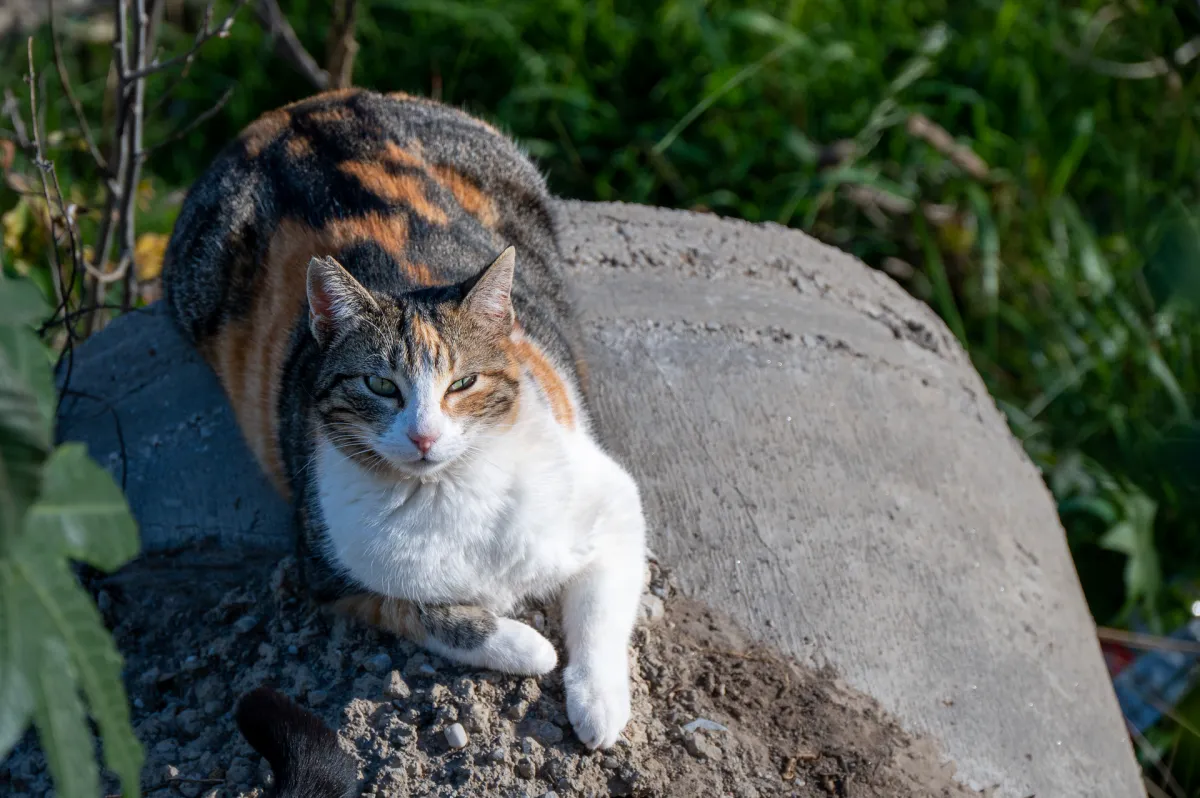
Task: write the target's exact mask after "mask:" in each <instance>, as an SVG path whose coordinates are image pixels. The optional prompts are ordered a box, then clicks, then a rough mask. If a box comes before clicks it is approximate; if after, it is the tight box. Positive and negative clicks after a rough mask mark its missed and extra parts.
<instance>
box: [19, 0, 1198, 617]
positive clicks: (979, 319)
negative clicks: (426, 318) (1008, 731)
mask: <svg viewBox="0 0 1200 798" xmlns="http://www.w3.org/2000/svg"><path fill="white" fill-rule="evenodd" d="M284 6H285V8H286V9H287V10H288V12H289V17H290V18H291V20H292V21H293V23H294V24H295V25H296V28H297V31H298V33H299V34H300V36H301V38H302V39H303V40H304V41H305V42H306V44H307V45H308V46H309V48H310V50H311V51H312V52H314V53H317V54H318V57H319V55H320V54H321V53H322V52H323V45H324V30H325V25H326V22H327V15H328V10H327V7H328V3H326V2H324V0H293V1H292V2H290V3H286V2H285V3H284ZM366 6H367V9H366V13H365V14H364V15H363V18H362V20H361V24H360V31H359V32H360V36H359V38H360V42H361V45H362V50H361V52H360V55H359V58H358V61H357V69H356V72H355V79H356V82H357V83H358V84H359V85H363V86H368V87H372V88H378V89H388V90H390V89H403V90H407V91H411V92H416V93H422V94H436V95H438V96H440V97H441V98H442V99H444V100H447V101H449V102H452V103H456V104H459V105H462V106H464V107H466V108H468V109H469V110H473V111H475V112H478V113H481V114H483V115H485V116H487V117H489V118H490V119H492V120H493V121H495V122H497V123H498V124H500V125H501V126H502V127H504V128H505V129H507V130H509V131H510V132H512V133H513V134H514V135H515V136H517V137H518V138H519V139H520V140H521V141H522V142H523V144H524V145H525V146H526V147H527V148H528V150H529V151H530V152H531V153H532V154H533V155H534V156H536V158H537V160H538V161H539V163H540V164H541V166H542V167H543V168H544V169H545V171H546V172H547V174H548V176H549V179H550V183H551V185H552V187H553V188H554V190H555V191H557V192H558V193H560V194H563V195H566V196H571V197H578V198H582V199H590V200H624V201H629V202H639V203H650V204H655V205H665V206H674V207H682V208H703V209H708V210H712V211H715V212H717V213H721V214H727V215H732V216H738V217H741V218H745V219H749V220H751V221H765V220H770V221H776V222H780V223H783V224H788V225H792V226H795V227H799V228H802V229H805V230H807V231H809V232H811V233H812V234H814V235H816V236H818V237H820V238H822V239H823V240H826V241H828V242H831V243H833V244H835V245H837V246H839V247H842V248H844V249H846V250H847V251H849V252H852V253H853V254H855V255H858V256H859V257H861V258H863V259H864V260H866V261H867V262H868V263H870V264H872V265H876V266H882V265H884V264H885V263H890V264H893V269H892V270H893V271H896V268H895V267H894V266H895V264H896V262H897V260H898V261H903V262H905V263H907V264H911V266H912V267H914V270H913V272H912V274H911V276H910V277H906V278H905V279H904V283H905V285H906V287H907V288H908V289H909V290H910V291H911V292H912V293H914V294H915V295H916V296H918V297H920V298H922V299H925V300H926V301H928V302H929V303H930V304H931V305H932V307H934V309H935V310H937V312H938V313H939V314H940V315H941V316H942V317H943V318H944V319H945V320H946V322H947V324H948V325H949V326H950V328H951V329H952V330H953V331H954V333H955V334H956V335H957V336H958V337H959V339H960V340H961V341H962V342H963V343H964V345H965V346H966V348H967V349H968V351H969V352H970V354H971V357H972V360H973V362H974V364H975V366H976V367H977V368H978V369H979V371H980V373H981V374H982V375H983V377H984V379H985V380H986V382H987V385H988V387H989V389H990V390H991V392H992V394H993V395H994V397H995V398H996V401H997V402H998V403H999V405H1000V406H1001V408H1002V409H1003V410H1004V412H1005V413H1006V414H1007V416H1008V418H1009V420H1010V424H1011V426H1012V429H1013V431H1014V433H1015V434H1016V435H1017V436H1018V437H1019V438H1020V440H1021V441H1022V443H1023V444H1024V446H1025V449H1026V451H1027V452H1028V453H1029V456H1030V457H1031V458H1032V460H1033V461H1034V462H1035V463H1036V464H1037V466H1038V467H1039V468H1040V469H1041V470H1042V473H1043V474H1044V476H1045V478H1046V481H1047V484H1048V485H1049V486H1050V487H1051V489H1052V490H1053V492H1054V495H1055V497H1056V498H1057V500H1058V501H1059V508H1060V512H1061V516H1062V519H1063V523H1064V525H1065V527H1066V529H1067V532H1068V539H1069V542H1070V545H1071V549H1072V552H1073V553H1074V556H1075V559H1076V564H1077V566H1078V570H1079V573H1080V577H1081V579H1082V582H1083V585H1084V589H1085V592H1086V594H1087V598H1088V601H1089V603H1090V605H1091V608H1092V611H1093V613H1094V615H1095V616H1096V618H1097V620H1098V621H1099V622H1101V623H1113V624H1127V623H1130V622H1132V621H1133V620H1135V619H1140V620H1141V621H1143V622H1145V623H1148V624H1149V625H1150V626H1151V627H1153V628H1160V629H1166V628H1171V627H1172V626H1174V625H1175V624H1177V623H1178V622H1180V621H1181V620H1182V619H1183V618H1184V617H1185V616H1186V615H1187V612H1188V607H1189V606H1190V604H1191V602H1192V601H1193V600H1194V599H1195V598H1197V593H1198V592H1200V587H1198V585H1200V582H1198V581H1197V578H1198V577H1200V478H1198V475H1200V426H1198V425H1197V421H1196V414H1197V411H1198V410H1200V408H1198V401H1197V397H1198V396H1200V355H1198V353H1197V346H1198V345H1200V340H1198V338H1200V328H1198V325H1197V312H1198V305H1200V216H1198V215H1197V208H1198V196H1197V193H1198V191H1197V189H1198V183H1197V181H1198V179H1200V138H1198V136H1197V123H1198V121H1200V119H1198V117H1200V103H1197V94H1198V93H1200V66H1198V65H1200V60H1196V61H1191V62H1189V63H1186V64H1183V65H1173V66H1172V67H1171V69H1170V73H1169V74H1165V75H1160V76H1156V77H1152V78H1150V79H1143V80H1134V79H1126V78H1118V77H1113V76H1111V75H1109V74H1107V73H1109V72H1112V71H1113V70H1112V65H1113V64H1120V63H1126V64H1128V63H1138V62H1146V61H1148V60H1150V59H1153V58H1156V57H1160V56H1161V57H1164V58H1167V59H1168V62H1170V58H1171V56H1172V54H1173V53H1174V52H1175V50H1176V48H1179V47H1180V46H1182V45H1184V44H1185V43H1186V42H1188V41H1189V40H1190V39H1191V37H1193V36H1197V35H1200V7H1198V6H1197V4H1196V3H1194V2H1191V1H1190V0H1189V1H1188V2H1184V1H1183V0H1179V1H1178V2H1133V1H1132V0H1130V1H1129V2H1123V3H1118V4H1114V5H1107V4H1104V3H1101V2H1094V1H1091V0H1087V1H1081V2H1042V3H1034V2H1015V0H978V1H977V2H954V0H845V1H844V2H843V1H842V0H793V1H792V2H768V1H766V0H755V1H754V2H731V1H730V0H710V1H709V2H699V1H698V0H697V1H692V2H687V1H684V0H674V1H671V2H662V3H641V2H632V0H628V1H626V2H615V0H599V1H597V2H586V3H585V2H582V0H537V1H534V0H526V1H524V2H522V0H480V1H479V2H434V1H433V0H370V2H368V3H366ZM1102 23H1103V24H1102ZM188 38H189V34H188V33H187V32H184V31H178V32H175V33H174V34H173V36H172V37H169V41H170V42H173V43H174V44H176V45H179V46H182V45H184V44H186V42H187V41H188ZM72 52H73V53H74V54H75V55H74V56H73V66H75V67H76V68H78V69H79V70H80V71H81V74H82V75H83V78H82V79H81V81H80V93H81V94H82V95H83V96H84V98H85V101H86V102H87V103H88V104H89V107H91V108H94V109H99V107H100V101H101V99H102V95H103V85H104V83H103V65H104V62H103V60H102V53H100V51H99V50H98V49H97V48H96V47H94V46H93V47H90V48H89V47H81V46H76V47H74V48H73V49H72ZM12 68H13V65H12V64H10V65H9V71H8V73H7V74H12ZM233 83H236V91H235V93H234V95H233V98H232V100H231V102H230V103H229V105H228V106H227V108H226V109H225V111H224V112H223V113H221V114H220V115H219V116H218V117H216V118H215V119H214V120H213V121H212V122H211V123H210V124H208V125H206V126H205V127H204V128H203V129H202V130H198V131H196V132H194V133H192V134H191V135H190V136H188V137H186V138H185V139H184V140H183V141H181V142H178V143H176V144H174V145H172V146H170V147H168V148H164V149H162V150H160V151H158V152H157V153H156V154H155V155H154V157H153V158H152V159H151V161H150V163H149V171H150V173H151V174H152V175H153V176H154V181H155V185H157V186H159V187H160V193H161V191H162V190H163V187H169V186H184V185H186V184H187V183H188V182H189V181H191V180H192V179H193V178H195V176H196V175H197V174H198V172H199V171H200V170H201V169H202V168H203V167H204V166H205V164H206V163H207V161H208V160H209V158H210V157H211V156H212V155H213V154H214V153H215V152H216V151H217V149H218V148H219V147H220V146H221V145H222V144H223V143H224V142H226V141H228V140H229V139H230V138H231V137H232V136H233V135H234V134H235V133H236V131H237V130H238V129H239V128H240V127H241V126H243V125H244V124H246V123H247V122H248V121H250V120H251V119H252V118H253V117H254V116H256V115H257V114H258V113H260V112H262V111H264V110H267V109H269V108H272V107H275V106H277V105H279V104H280V103H282V102H285V101H289V100H292V99H296V98H298V97H300V96H303V95H305V94H307V93H309V88H308V87H307V86H306V85H305V83H304V82H303V80H302V79H301V78H300V77H299V76H297V75H295V74H294V73H293V72H292V70H291V69H290V68H289V67H288V66H287V65H286V64H284V63H282V62H281V61H279V60H275V59H272V58H271V57H270V55H269V48H268V45H267V43H266V42H265V40H264V37H263V35H262V33H261V32H260V31H259V30H258V29H257V27H256V26H255V25H254V24H253V22H252V21H251V17H250V15H249V14H248V13H244V14H243V17H242V22H241V24H240V25H238V26H237V27H235V29H234V33H233V35H232V36H231V37H230V38H229V39H227V40H224V41H218V42H213V43H212V45H211V46H210V48H209V49H208V50H207V51H206V54H205V56H204V58H203V59H202V60H201V62H200V63H198V64H197V65H196V66H195V68H194V69H193V74H192V76H191V79H190V80H189V81H188V82H186V83H185V84H184V85H183V86H182V88H181V90H180V91H179V92H178V94H177V95H176V96H175V98H174V99H172V100H171V101H170V102H168V103H166V104H165V105H164V106H163V107H162V108H161V109H160V110H159V112H158V113H157V114H156V116H155V117H154V119H153V120H152V122H151V124H150V131H149V133H148V138H149V139H151V140H153V139H154V138H155V137H161V136H162V135H163V134H164V132H166V131H169V130H171V129H173V128H174V127H177V126H181V125H183V124H185V123H186V122H187V121H188V120H189V119H191V118H194V117H195V116H196V115H197V114H198V113H200V112H201V111H203V110H204V109H205V108H206V107H207V106H208V105H209V104H210V103H211V102H212V101H213V99H214V98H216V97H217V96H219V95H220V94H221V93H222V92H223V91H224V90H225V89H226V88H227V87H228V86H229V85H231V84H233ZM52 93H53V92H52ZM155 94H156V90H155V88H153V87H152V88H151V90H150V96H155ZM64 108H65V107H64V106H63V105H62V104H61V103H58V104H56V105H55V106H54V107H53V108H52V109H51V111H50V119H51V127H53V124H54V122H55V121H56V120H60V119H61V120H64V122H63V124H64V125H66V126H68V127H69V126H70V121H69V119H68V118H67V117H66V116H65V115H63V111H64ZM913 113H920V114H924V115H925V116H926V117H928V118H929V119H930V120H932V121H933V122H935V123H936V124H937V125H939V126H941V127H942V128H944V129H945V130H946V131H948V132H949V134H950V135H951V136H952V137H953V138H954V140H955V141H956V142H958V143H959V144H960V145H963V146H965V147H967V148H969V149H970V150H971V151H972V152H974V153H975V154H976V155H977V156H978V157H979V158H981V159H982V160H983V161H984V162H985V163H986V164H987V165H988V167H989V168H988V174H987V176H986V177H985V178H982V179H981V178H980V177H978V176H972V174H971V173H970V171H969V169H964V168H963V166H962V165H961V163H955V162H954V160H953V159H949V158H947V157H946V155H945V154H943V153H942V152H939V151H938V150H937V149H935V148H934V147H933V146H931V145H930V144H929V143H928V142H927V141H926V140H923V139H922V138H920V137H918V136H915V135H913V134H912V133H911V132H910V131H909V130H908V128H907V127H906V123H907V121H908V119H909V118H910V116H911V114H913ZM834 145H836V146H834ZM837 150H841V151H842V152H846V151H851V152H852V153H853V154H852V155H851V157H849V158H846V159H844V160H842V162H841V163H838V164H836V165H830V160H831V155H832V154H833V153H834V152H835V151H837ZM59 157H60V158H66V162H67V164H68V166H69V168H70V170H71V171H72V173H73V174H75V175H79V176H86V174H87V171H86V160H85V158H84V157H83V153H80V152H77V151H74V152H72V153H67V152H65V151H63V150H60V152H59ZM968 166H969V164H968ZM84 185H86V181H85V182H84ZM863 188H867V189H870V190H872V191H874V192H877V194H876V196H881V197H883V198H884V200H885V201H886V202H887V204H889V205H894V206H895V207H896V208H898V209H901V210H899V211H898V212H888V211H883V212H879V213H875V212H869V211H868V210H864V208H863V207H862V206H861V205H860V204H856V203H855V202H854V201H853V200H852V199H851V197H852V195H853V193H854V191H856V190H859V191H861V189H863ZM13 202H15V198H14V197H13V196H11V195H0V210H3V209H7V208H8V207H10V206H11V204H12V203H13ZM925 204H935V205H939V206H945V208H944V210H943V212H942V213H940V214H933V215H932V216H936V217H937V220H936V221H931V220H927V219H926V215H925V214H922V213H918V212H912V209H913V208H918V209H919V208H921V207H922V206H923V205H925ZM156 213H157V215H156V216H147V217H145V219H144V223H145V225H146V227H145V229H159V230H162V231H166V230H168V229H169V224H170V220H171V214H172V211H171V210H170V208H169V206H168V207H163V208H160V209H159V210H158V211H156ZM932 216H931V217H930V218H931V219H932ZM889 259H890V260H889ZM900 269H901V271H900V272H897V273H902V271H903V267H902V266H901V267H900Z"/></svg>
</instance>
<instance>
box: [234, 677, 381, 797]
mask: <svg viewBox="0 0 1200 798" xmlns="http://www.w3.org/2000/svg"><path fill="white" fill-rule="evenodd" d="M234 717H235V718H236V720H237V726H238V730H239V731H240V732H241V733H242V736H243V737H245V738H246V742H248V743H250V746H251V747H252V748H253V749H254V750H255V751H257V752H258V753H259V754H260V755H261V756H262V757H263V758H264V759H266V760H267V763H268V764H269V765H270V766H271V772H272V773H273V774H274V777H275V792H274V795H275V798H350V796H352V795H353V794H354V793H355V792H356V790H357V788H358V766H357V765H356V764H355V763H354V757H352V756H350V754H348V753H346V752H345V751H343V750H342V747H341V746H340V745H338V736H337V732H335V731H333V729H331V728H329V727H328V726H326V725H325V723H324V722H322V720H321V719H320V718H318V717H317V716H316V715H314V714H312V713H311V712H309V711H308V710H306V709H304V708H303V707H301V706H300V705H299V704H297V703H296V702H294V701H292V700H291V699H290V698H288V697H287V696H285V695H283V694H282V693H279V692H277V691H275V690H272V689H271V688H270V687H267V686H265V685H264V686H261V687H257V688H255V689H254V690H251V691H250V692H249V693H247V694H246V695H244V696H242V698H241V700H240V701H238V704H237V709H236V711H235V715H234Z"/></svg>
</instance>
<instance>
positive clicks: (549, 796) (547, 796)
mask: <svg viewBox="0 0 1200 798" xmlns="http://www.w3.org/2000/svg"><path fill="white" fill-rule="evenodd" d="M542 798H558V793H556V792H555V791H554V790H551V791H550V792H547V793H542Z"/></svg>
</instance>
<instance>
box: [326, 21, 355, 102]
mask: <svg viewBox="0 0 1200 798" xmlns="http://www.w3.org/2000/svg"><path fill="white" fill-rule="evenodd" d="M357 12H358V0H334V4H333V24H331V25H330V26H329V39H328V42H327V43H326V45H325V71H326V72H327V73H328V74H329V88H331V89H346V88H349V87H350V85H351V82H352V80H353V76H354V56H355V55H357V54H358V42H356V41H355V40H354V27H355V25H356V24H357V22H358V13H357Z"/></svg>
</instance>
